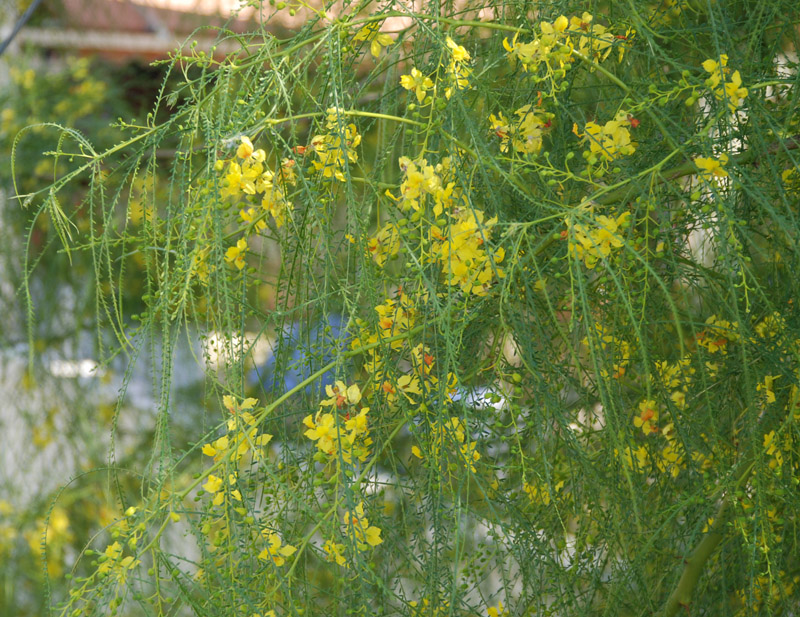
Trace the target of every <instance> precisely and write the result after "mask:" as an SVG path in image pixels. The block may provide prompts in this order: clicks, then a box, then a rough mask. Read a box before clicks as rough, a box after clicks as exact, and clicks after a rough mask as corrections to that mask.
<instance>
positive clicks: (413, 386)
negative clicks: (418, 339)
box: [378, 343, 458, 405]
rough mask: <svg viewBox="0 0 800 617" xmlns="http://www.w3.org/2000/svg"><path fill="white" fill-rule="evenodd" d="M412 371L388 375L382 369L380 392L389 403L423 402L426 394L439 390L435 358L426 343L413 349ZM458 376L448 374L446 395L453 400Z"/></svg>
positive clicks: (416, 403) (414, 403) (380, 373)
mask: <svg viewBox="0 0 800 617" xmlns="http://www.w3.org/2000/svg"><path fill="white" fill-rule="evenodd" d="M410 360H411V371H410V372H408V373H400V374H398V375H388V374H386V373H385V372H384V371H383V370H381V371H380V372H379V373H378V375H379V377H380V379H381V381H380V387H379V391H378V394H379V396H381V397H382V398H383V399H384V400H385V401H386V402H387V403H388V404H389V405H395V404H397V403H398V401H400V400H403V401H406V402H407V403H410V404H412V405H418V404H421V403H422V402H423V401H424V399H425V396H426V395H428V394H430V393H432V392H437V391H438V390H439V378H438V377H437V376H436V375H435V374H434V370H435V368H434V367H435V360H434V357H433V355H432V354H431V353H430V349H428V347H427V346H426V345H423V344H422V343H420V344H419V345H417V346H416V347H414V348H412V349H411V358H410ZM457 383H458V382H457V379H456V376H455V375H454V374H453V373H452V372H451V373H448V374H447V383H446V384H444V385H445V396H446V397H447V398H448V399H450V400H452V396H453V394H454V393H455V391H456V386H457Z"/></svg>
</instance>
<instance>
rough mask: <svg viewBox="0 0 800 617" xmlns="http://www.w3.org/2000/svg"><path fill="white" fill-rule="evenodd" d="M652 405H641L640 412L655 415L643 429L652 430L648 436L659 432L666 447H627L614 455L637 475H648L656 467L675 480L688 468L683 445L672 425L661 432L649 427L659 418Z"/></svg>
mask: <svg viewBox="0 0 800 617" xmlns="http://www.w3.org/2000/svg"><path fill="white" fill-rule="evenodd" d="M651 403H653V401H649V400H648V401H642V405H640V411H642V409H643V408H644V409H645V410H651V411H653V414H654V415H652V416H649V419H648V420H645V421H643V422H642V424H641V428H642V430H643V431H644V430H645V428H647V429H650V430H649V432H648V433H647V434H653V433H655V432H658V434H659V435H660V436H661V437H660V439H663V440H664V441H665V442H666V443H664V442H662V443H663V444H664V445H662V446H660V447H659V448H655V447H653V448H652V449H650V450H648V448H646V447H645V446H643V445H640V446H638V447H637V448H631V447H630V446H626V447H625V448H623V450H622V452H620V451H619V450H617V449H616V448H615V449H614V453H615V454H616V455H617V457H619V458H620V460H621V461H622V464H623V465H625V466H626V467H627V468H628V469H630V470H632V471H636V472H637V473H641V474H644V473H647V471H648V470H649V469H650V466H651V465H655V468H656V469H657V470H658V471H659V472H660V473H665V474H669V475H670V476H672V477H673V478H677V477H678V475H679V474H680V472H681V470H682V469H684V468H685V466H686V465H685V460H684V454H685V453H684V448H683V445H682V444H681V443H680V441H679V440H678V438H677V435H676V432H675V427H674V426H673V424H672V423H669V424H666V425H665V426H664V427H663V428H661V430H659V431H653V430H652V428H653V425H652V424H649V425H648V423H650V422H652V421H654V420H655V418H657V417H658V416H657V415H656V414H657V412H656V410H655V409H653V408H651V407H650V406H649V405H650V404H651ZM648 413H649V412H648ZM643 416H644V412H643V413H642V414H641V415H640V416H639V417H640V418H642V417H643ZM634 421H635V420H634Z"/></svg>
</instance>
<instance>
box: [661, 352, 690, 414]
mask: <svg viewBox="0 0 800 617" xmlns="http://www.w3.org/2000/svg"><path fill="white" fill-rule="evenodd" d="M656 372H657V373H658V376H659V378H660V380H661V385H663V386H664V389H666V390H671V392H670V395H669V397H670V400H671V401H672V402H673V404H674V405H675V407H677V408H678V409H680V410H683V409H685V408H686V393H687V392H688V390H689V386H690V385H691V384H692V376H693V375H694V373H695V369H694V368H693V367H692V360H691V357H689V356H686V357H684V358H681V359H680V360H678V361H677V362H672V363H670V362H667V361H661V362H656Z"/></svg>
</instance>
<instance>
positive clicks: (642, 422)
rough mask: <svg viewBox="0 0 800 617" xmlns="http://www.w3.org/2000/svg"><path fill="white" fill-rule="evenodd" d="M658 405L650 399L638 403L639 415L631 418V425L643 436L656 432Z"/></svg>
mask: <svg viewBox="0 0 800 617" xmlns="http://www.w3.org/2000/svg"><path fill="white" fill-rule="evenodd" d="M658 415H659V414H658V405H656V402H655V401H653V400H650V399H645V400H643V401H642V402H641V403H639V413H637V414H636V415H635V416H633V425H634V426H635V427H636V428H640V429H642V432H643V433H644V434H645V435H649V434H651V433H657V432H658V425H657V424H656V423H657V422H658Z"/></svg>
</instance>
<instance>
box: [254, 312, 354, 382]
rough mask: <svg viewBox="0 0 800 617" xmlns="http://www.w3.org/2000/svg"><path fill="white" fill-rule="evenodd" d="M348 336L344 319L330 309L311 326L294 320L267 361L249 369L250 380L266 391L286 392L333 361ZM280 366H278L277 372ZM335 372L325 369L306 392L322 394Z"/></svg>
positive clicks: (281, 335)
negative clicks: (325, 317)
mask: <svg viewBox="0 0 800 617" xmlns="http://www.w3.org/2000/svg"><path fill="white" fill-rule="evenodd" d="M326 330H327V331H326ZM348 340H349V337H348V335H347V333H346V332H345V331H344V320H343V318H342V316H341V315H339V314H337V313H331V314H329V315H328V317H327V319H320V320H319V321H317V322H316V323H314V324H313V325H311V326H305V327H304V325H303V324H302V323H301V322H297V321H295V322H293V323H292V325H291V326H290V327H289V328H288V329H286V330H284V331H283V332H282V333H281V334H280V335H279V336H278V338H277V340H276V341H275V344H274V347H273V350H272V355H271V356H270V357H269V358H268V359H267V361H266V362H264V363H263V364H261V365H260V366H257V367H256V368H255V369H254V370H253V371H251V373H250V382H251V383H254V384H258V383H261V385H262V387H263V388H264V390H265V391H266V392H270V393H277V394H282V393H283V392H288V391H289V390H291V389H292V388H294V387H296V386H297V385H298V384H299V383H300V382H302V381H303V380H304V379H307V378H308V377H310V376H311V375H312V374H314V373H315V372H317V371H318V370H320V369H321V368H322V367H323V366H325V365H326V364H329V363H330V362H332V361H333V360H334V359H335V357H336V354H337V353H338V352H339V351H341V350H343V349H344V347H345V345H347V343H348ZM279 367H280V369H281V370H280V371H279V374H276V369H278V368H279ZM334 375H335V370H334V369H331V370H329V371H327V372H326V373H325V374H324V375H322V377H321V378H319V379H317V380H316V381H314V382H313V383H311V384H309V385H308V386H306V388H305V389H304V391H305V393H306V394H308V395H311V396H315V397H320V396H322V393H323V392H324V390H325V386H326V385H332V384H333V382H334Z"/></svg>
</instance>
